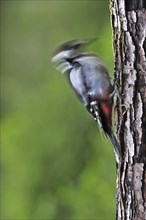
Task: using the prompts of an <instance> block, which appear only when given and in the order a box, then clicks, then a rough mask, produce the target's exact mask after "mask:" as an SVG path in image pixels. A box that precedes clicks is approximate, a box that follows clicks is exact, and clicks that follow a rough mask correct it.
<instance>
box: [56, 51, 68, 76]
mask: <svg viewBox="0 0 146 220" xmlns="http://www.w3.org/2000/svg"><path fill="white" fill-rule="evenodd" d="M71 53H72V50H68V51H61V52H60V53H58V54H56V55H55V56H53V58H52V62H53V63H54V67H55V68H56V69H57V70H58V71H60V72H61V73H62V74H64V73H65V72H66V71H67V70H70V69H71V68H72V66H71V65H70V64H69V63H68V62H66V58H68V56H70V55H71Z"/></svg>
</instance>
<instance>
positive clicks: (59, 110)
mask: <svg viewBox="0 0 146 220" xmlns="http://www.w3.org/2000/svg"><path fill="white" fill-rule="evenodd" d="M88 37H98V40H97V41H96V42H95V43H94V44H92V45H91V46H90V48H88V49H89V50H91V51H94V52H96V53H97V55H98V56H99V57H100V58H101V59H102V60H104V62H105V64H106V66H107V68H108V69H109V71H110V73H111V74H112V73H113V57H112V43H111V41H112V40H111V39H112V37H111V27H110V15H109V1H104V0H103V1H98V0H90V1H89V0H88V1H83V0H72V1H69V0H68V1H61V0H60V1H59V0H58V1H57V0H55V1H53V0H52V1H51V0H50V1H15V0H13V1H1V73H2V74H1V83H2V85H1V135H2V138H1V173H2V178H1V218H2V219H14V220H16V219H18V220H20V219H58V220H59V219H62V220H64V219H67V220H71V219H82V220H84V219H89V220H90V219H99V220H103V219H111V220H114V219H115V178H116V177H115V162H114V155H113V151H112V147H111V144H110V143H108V141H107V140H105V139H104V138H103V137H102V136H101V134H100V133H99V131H98V129H97V125H96V123H95V122H94V120H93V119H92V117H91V116H90V115H89V114H88V113H87V112H86V110H85V109H84V107H83V106H82V105H81V104H80V103H79V102H78V100H77V99H76V97H75V96H74V94H73V92H72V90H71V89H70V88H69V85H68V83H67V82H66V79H65V78H64V77H63V76H62V75H61V74H60V73H58V72H57V71H56V70H54V68H53V67H52V64H51V62H50V59H51V54H52V53H53V50H54V49H55V48H56V47H57V46H58V45H59V44H60V43H62V42H65V41H68V40H71V39H78V38H88ZM111 77H112V75H111Z"/></svg>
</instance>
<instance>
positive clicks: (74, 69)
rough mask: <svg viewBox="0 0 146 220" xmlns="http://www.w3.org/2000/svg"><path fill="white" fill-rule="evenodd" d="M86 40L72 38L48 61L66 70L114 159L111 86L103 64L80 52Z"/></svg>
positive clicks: (62, 70) (118, 148)
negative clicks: (111, 145)
mask: <svg viewBox="0 0 146 220" xmlns="http://www.w3.org/2000/svg"><path fill="white" fill-rule="evenodd" d="M89 43H90V40H72V41H69V42H66V43H64V44H62V45H61V46H60V47H59V48H58V49H57V50H56V52H55V54H54V56H53V58H52V62H53V63H54V66H55V68H56V69H57V70H59V71H60V72H61V73H67V77H68V79H69V82H70V84H71V87H72V88H73V90H74V92H75V93H76V95H77V96H78V98H79V100H80V101H81V102H82V103H83V105H84V106H85V107H86V109H87V110H88V111H89V112H90V113H91V114H92V116H93V117H94V119H95V120H96V121H97V122H98V125H99V126H100V127H101V128H102V130H103V131H104V133H105V135H106V136H107V137H108V138H109V139H110V141H111V142H112V144H113V147H114V151H115V154H116V159H117V162H118V161H119V160H120V147H119V143H118V141H117V139H116V137H115V135H114V133H113V131H112V106H113V86H112V85H111V82H110V77H109V74H108V71H107V69H106V68H105V66H104V64H103V63H102V62H101V61H100V60H99V59H98V58H97V57H96V56H95V55H94V54H92V53H89V52H82V50H81V49H82V48H83V46H86V45H87V44H89Z"/></svg>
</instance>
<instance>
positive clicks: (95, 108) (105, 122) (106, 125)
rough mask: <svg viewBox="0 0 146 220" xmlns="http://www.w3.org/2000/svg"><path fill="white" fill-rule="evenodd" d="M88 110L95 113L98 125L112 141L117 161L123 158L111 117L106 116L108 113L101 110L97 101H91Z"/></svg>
mask: <svg viewBox="0 0 146 220" xmlns="http://www.w3.org/2000/svg"><path fill="white" fill-rule="evenodd" d="M87 109H88V111H89V112H90V113H91V114H92V115H93V117H94V119H95V120H96V121H97V123H98V126H99V127H100V129H101V130H102V131H103V132H104V134H105V136H106V137H107V138H108V139H109V140H110V141H111V143H112V145H113V147H114V152H115V155H116V161H117V163H118V162H119V161H120V160H121V149H120V144H119V142H118V140H117V138H116V136H115V135H114V133H113V131H112V128H111V126H112V125H111V118H110V117H105V116H106V115H105V114H104V112H103V111H102V110H101V106H100V105H98V104H97V102H96V101H94V102H91V103H90V106H88V108H87Z"/></svg>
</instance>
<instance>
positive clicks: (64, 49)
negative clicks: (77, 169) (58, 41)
mask: <svg viewBox="0 0 146 220" xmlns="http://www.w3.org/2000/svg"><path fill="white" fill-rule="evenodd" d="M94 40H95V39H88V40H72V41H68V42H66V43H64V44H62V45H61V46H60V47H58V48H57V50H56V51H55V53H54V55H53V58H52V62H53V63H54V65H55V68H56V69H58V70H59V71H61V72H62V73H64V72H66V71H68V70H70V69H71V68H72V65H71V64H70V61H71V60H73V59H74V58H75V57H76V56H77V55H78V54H79V53H80V52H79V51H80V49H81V48H82V47H83V46H86V45H87V44H90V43H92V42H93V41H94Z"/></svg>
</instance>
